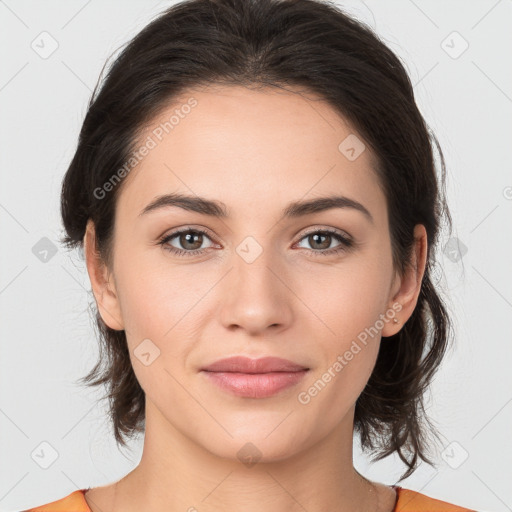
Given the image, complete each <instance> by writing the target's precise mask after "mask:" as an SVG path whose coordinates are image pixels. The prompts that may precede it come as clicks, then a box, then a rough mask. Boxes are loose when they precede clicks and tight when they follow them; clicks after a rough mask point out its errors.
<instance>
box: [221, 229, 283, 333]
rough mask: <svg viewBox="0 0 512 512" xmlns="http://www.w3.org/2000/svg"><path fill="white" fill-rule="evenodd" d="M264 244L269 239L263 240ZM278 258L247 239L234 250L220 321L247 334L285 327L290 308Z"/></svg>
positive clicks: (257, 243)
mask: <svg viewBox="0 0 512 512" xmlns="http://www.w3.org/2000/svg"><path fill="white" fill-rule="evenodd" d="M266 240H267V242H268V240H269V238H268V237H267V238H266ZM278 260H279V258H278V255H276V254H273V252H272V250H271V248H270V247H266V248H264V247H263V245H262V244H260V243H259V242H258V241H257V240H256V239H255V238H254V237H252V236H248V237H246V238H245V239H244V240H242V242H241V243H240V244H239V245H238V246H237V247H236V248H235V251H234V253H233V259H232V263H233V268H232V271H231V272H230V273H229V279H228V280H227V282H226V286H227V290H226V294H225V297H226V300H225V301H224V302H223V312H222V319H223V322H224V323H225V325H226V327H228V326H229V325H232V324H237V325H238V326H240V327H245V328H247V329H249V330H258V329H265V328H266V327H268V326H270V325H274V324H283V323H286V322H287V321H288V319H289V314H290V310H289V307H290V304H289V300H288V298H287V293H289V292H288V291H287V290H288V289H287V287H286V286H284V285H283V283H282V282H281V280H282V279H283V278H284V275H283V271H282V269H281V266H280V264H279V261H278ZM278 276H279V277H278Z"/></svg>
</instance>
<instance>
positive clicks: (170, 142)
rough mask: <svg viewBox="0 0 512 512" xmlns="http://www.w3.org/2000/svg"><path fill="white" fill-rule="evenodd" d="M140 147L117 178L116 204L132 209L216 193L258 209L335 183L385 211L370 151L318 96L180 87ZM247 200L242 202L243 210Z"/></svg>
mask: <svg viewBox="0 0 512 512" xmlns="http://www.w3.org/2000/svg"><path fill="white" fill-rule="evenodd" d="M143 146H146V147H147V148H148V149H147V150H146V151H144V153H145V154H144V156H143V157H142V158H140V161H139V162H138V163H137V164H136V165H135V166H133V170H130V172H129V174H128V176H127V177H126V178H125V180H126V183H124V184H123V187H122V188H123V190H122V193H121V194H120V196H119V199H118V209H119V210H120V212H121V213H122V214H123V215H127V216H130V217H132V218H135V217H136V216H137V215H138V213H140V211H141V210H142V209H143V208H144V206H145V205H146V204H147V203H149V202H150V201H151V200H152V199H154V198H155V197H156V196H158V195H162V194H166V193H172V192H181V193H186V194H189V195H190V194H192V195H194V194H196V195H199V196H202V197H208V198H211V199H219V200H221V201H222V202H224V203H225V204H227V205H229V209H230V210H232V211H233V212H235V214H236V212H237V211H239V213H240V215H244V214H249V212H248V210H247V209H248V207H249V206H250V207H251V211H252V214H253V215H254V211H258V212H263V211H268V212H269V213H270V210H273V209H274V208H275V210H276V212H277V210H279V211H280V209H281V207H282V205H283V204H284V203H288V202H290V201H296V200H298V199H301V198H310V197H314V196H320V195H327V194H333V193H339V194H343V195H346V196H348V197H352V198H353V199H356V200H358V201H360V202H362V203H363V204H365V206H366V207H367V208H368V209H369V210H371V211H372V214H374V216H377V217H378V216H382V215H383V214H385V211H383V208H384V209H385V198H384V196H383V193H382V191H381V189H380V185H379V182H378V179H377V176H376V174H375V171H374V168H375V159H374V156H373V154H372V153H371V151H370V148H369V147H368V146H365V144H364V141H363V140H362V138H361V137H360V136H359V135H358V134H357V133H356V132H355V131H354V130H353V129H352V128H351V126H350V125H349V124H348V123H347V122H346V121H345V120H344V119H343V118H342V117H341V116H340V115H339V114H338V113H337V112H336V111H335V110H334V109H333V108H332V107H331V106H330V105H329V104H328V103H326V102H325V101H323V100H322V99H320V98H318V97H315V96H313V95H311V94H308V95H307V96H304V95H301V94H298V93H295V92H290V91H284V90H280V89H275V88H265V89H248V88H245V87H241V86H223V87H221V86H216V87H209V88H204V89H201V90H198V89H196V90H192V89H191V90H189V91H188V92H186V93H184V94H182V95H181V97H180V98H179V100H175V101H173V102H172V104H170V105H169V107H168V108H167V109H165V110H163V111H162V112H160V114H159V115H158V116H156V117H155V118H154V119H153V120H152V121H151V122H150V123H149V124H148V125H147V126H146V127H145V129H144V130H143V131H142V132H141V134H140V136H139V138H138V142H137V144H136V145H135V148H136V150H137V149H141V148H142V147H143ZM246 210H247V211H246Z"/></svg>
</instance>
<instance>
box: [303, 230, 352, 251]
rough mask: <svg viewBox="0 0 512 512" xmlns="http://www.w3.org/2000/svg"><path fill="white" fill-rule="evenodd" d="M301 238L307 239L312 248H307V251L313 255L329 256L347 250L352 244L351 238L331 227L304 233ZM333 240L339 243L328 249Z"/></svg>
mask: <svg viewBox="0 0 512 512" xmlns="http://www.w3.org/2000/svg"><path fill="white" fill-rule="evenodd" d="M301 240H307V242H308V243H309V244H310V245H311V246H312V247H313V249H309V250H308V252H309V253H311V254H313V255H314V256H330V255H333V254H337V253H340V252H343V251H347V250H348V249H350V248H352V247H353V245H354V241H353V240H352V239H351V238H349V237H348V236H345V235H343V234H341V233H339V232H338V231H334V230H331V229H322V230H316V231H310V232H309V233H306V235H305V236H303V237H302V238H301ZM333 240H337V241H338V242H339V244H338V245H337V246H335V247H334V248H330V249H329V247H330V245H331V243H332V241H333ZM299 243H300V242H299ZM315 246H316V247H315Z"/></svg>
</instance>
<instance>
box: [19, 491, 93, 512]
mask: <svg viewBox="0 0 512 512" xmlns="http://www.w3.org/2000/svg"><path fill="white" fill-rule="evenodd" d="M86 490H87V489H80V490H78V491H74V492H72V493H71V494H69V495H68V496H66V497H65V498H61V499H60V500H57V501H52V502H51V503H47V504H45V505H40V506H39V507H33V508H29V509H28V510H24V511H22V512H91V509H90V508H89V506H88V505H87V501H85V497H84V494H85V491H86Z"/></svg>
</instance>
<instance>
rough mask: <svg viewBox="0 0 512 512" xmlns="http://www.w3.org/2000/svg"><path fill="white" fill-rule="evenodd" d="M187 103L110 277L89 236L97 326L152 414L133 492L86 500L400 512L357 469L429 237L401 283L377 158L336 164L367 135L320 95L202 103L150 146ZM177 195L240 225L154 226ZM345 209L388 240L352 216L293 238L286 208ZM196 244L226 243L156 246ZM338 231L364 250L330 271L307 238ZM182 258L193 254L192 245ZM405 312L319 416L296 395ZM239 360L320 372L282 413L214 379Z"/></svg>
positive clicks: (150, 158) (276, 399) (242, 93)
mask: <svg viewBox="0 0 512 512" xmlns="http://www.w3.org/2000/svg"><path fill="white" fill-rule="evenodd" d="M190 97H193V98H195V99H196V100H197V106H195V107H194V108H193V109H192V110H191V111H190V113H189V114H188V115H186V116H184V117H183V118H182V119H180V121H179V124H177V125H176V126H174V128H173V129H172V131H170V132H169V133H168V134H165V136H164V137H163V138H162V140H161V141H159V143H158V145H157V146H156V147H155V148H153V149H151V151H149V153H148V154H147V155H146V156H145V157H144V159H143V160H142V161H141V162H140V163H139V164H138V165H137V166H136V167H135V168H134V169H133V170H132V171H131V172H130V174H129V175H128V176H127V178H126V182H125V183H123V185H122V191H121V193H120V196H119V198H118V203H117V210H116V223H115V236H114V260H113V268H111V269H108V268H106V266H104V265H103V264H102V261H101V260H100V259H99V257H98V255H97V253H96V252H95V251H94V247H95V245H94V244H95V241H94V226H93V224H92V223H91V222H90V223H89V224H88V229H87V233H86V235H85V240H84V242H85V254H86V262H87V269H88V272H89V276H90V279H91V284H92V287H93V291H94V295H95V298H96V301H97V304H98V308H99V311H100V313H101V315H102V318H103V320H104V321H105V322H106V323H107V325H109V326H110V327H111V328H113V329H125V331H126V333H127V339H128V345H129V349H130V357H131V361H132V365H133V368H134V371H135V374H136V376H137V379H138V380H139V382H140V384H141V386H142V388H143V389H144V391H145V393H146V402H147V403H146V434H145V439H144V449H143V456H142V459H141V462H140V464H139V465H138V466H137V467H136V468H135V469H134V470H133V471H132V472H131V473H129V474H128V475H127V476H125V477H124V478H123V479H122V480H120V482H119V484H118V487H117V496H114V494H115V490H116V488H115V485H114V484H111V485H109V486H105V487H98V488H95V489H91V490H90V491H88V492H87V493H86V499H87V501H88V503H89V505H90V507H91V509H92V510H93V512H96V511H100V510H102V511H107V510H109V511H111V510H115V511H117V510H119V511H120V510H123V511H124V512H126V511H128V512H130V511H135V510H142V509H143V510H145V511H146V512H156V511H161V510H164V509H165V510H171V511H174V510H176V511H178V510H181V511H186V510H189V508H190V507H195V508H196V509H197V510H200V511H218V510H223V511H226V512H234V511H240V510H244V511H245V512H251V511H256V510H257V511H261V510H265V511H266V512H278V511H279V512H283V511H290V512H291V511H301V512H302V511H303V510H304V509H306V510H308V512H320V511H321V510H336V511H347V512H348V511H349V510H350V511H359V510H360V511H365V510H372V511H373V510H381V511H390V510H392V509H393V506H394V503H395V498H396V494H395V492H394V490H393V489H391V488H390V487H387V486H385V485H383V484H378V485H376V489H377V492H376V490H375V488H373V487H371V485H370V483H369V481H368V480H366V479H364V478H362V477H361V475H359V473H357V471H356V470H355V469H354V467H353V462H352V442H353V417H354V407H355V402H356V400H357V398H358V396H359V394H360V393H361V392H362V390H363V389H364V387H365V385H366V383H367V381H368V379H369V377H370V375H371V372H372V370H373V367H374V364H375V361H376V358H377V355H378V350H379V346H380V343H381V341H382V342H383V343H385V342H386V340H385V338H384V339H382V340H381V336H382V337H386V336H390V335H393V334H395V333H396V332H398V331H399V330H400V329H401V327H402V326H403V324H404V323H405V322H406V321H407V319H408V318H409V317H410V315H411V314H412V312H413V310H414V307H415V305H416V303H417V298H418V294H419V291H420V284H421V279H422V276H423V273H424V269H425V258H426V244H427V242H426V232H425V229H424V227H423V226H422V225H418V226H416V229H415V237H416V239H417V243H416V247H415V252H414V254H413V257H412V258H413V260H412V263H413V264H412V267H411V269H410V270H409V271H408V273H407V274H406V275H405V276H403V277H400V276H398V274H396V273H395V271H394V269H393V266H392V259H391V242H390V235H389V228H388V216H387V206H386V198H385V196H384V194H383V192H382V190H381V188H380V185H379V182H378V180H377V177H376V175H375V174H374V172H373V170H372V166H373V165H375V161H374V159H373V155H372V154H371V152H370V149H369V147H368V146H367V147H366V150H364V151H363V152H362V153H361V154H360V156H359V157H358V158H357V159H355V160H353V161H350V160H349V159H347V158H346V156H345V155H344V154H343V153H342V152H340V150H339V149H338V146H339V144H340V143H341V142H342V141H343V140H344V139H345V138H346V137H347V136H348V135H350V134H356V132H355V131H354V130H353V129H352V128H351V127H350V125H349V124H347V123H346V122H345V121H344V120H343V119H342V118H341V117H340V116H339V115H338V114H337V113H336V112H335V111H334V110H333V109H332V108H331V107H330V105H329V104H327V103H326V102H324V101H322V100H321V99H319V98H316V97H314V96H312V95H309V96H308V97H306V96H304V95H301V94H298V93H295V92H289V91H283V90H277V89H262V90H261V89H260V90H251V89H248V88H244V87H238V86H236V87H235V86H224V87H220V86H218V87H216V88H213V87H210V88H205V89H202V90H194V91H192V90H191V91H188V92H187V94H186V95H184V96H183V98H182V101H183V103H180V102H175V103H173V104H172V105H170V106H169V109H168V110H166V111H165V112H162V113H161V115H159V116H158V117H157V118H156V119H154V120H153V121H152V123H150V125H149V126H148V127H147V129H146V131H145V132H144V133H142V134H141V137H140V140H141V141H143V140H145V139H146V137H147V135H148V134H151V130H152V129H154V128H155V127H156V126H158V125H159V123H161V122H163V121H165V120H168V119H169V117H170V115H171V114H172V112H173V111H174V110H175V109H176V108H179V106H180V104H184V103H185V102H186V101H187V99H188V98H190ZM180 100H181V98H180ZM356 135H357V134H356ZM175 192H179V193H184V194H190V195H198V196H202V197H206V198H208V199H215V200H219V201H222V202H223V203H225V204H226V206H227V208H228V209H229V212H230V214H231V215H230V218H228V219H216V218H211V217H208V216H205V215H202V214H200V213H196V212H190V211H185V210H182V209H180V208H177V207H168V208H164V209H161V210H157V211H154V212H152V213H149V214H147V215H144V216H140V217H139V213H140V212H141V210H142V209H143V208H144V207H145V206H146V205H147V204H148V203H150V202H151V201H152V200H153V199H154V198H155V197H156V196H158V195H161V194H165V193H175ZM331 194H339V195H345V196H347V197H349V198H351V199H354V200H356V201H358V202H360V203H362V204H363V205H364V206H365V207H366V208H367V209H368V210H369V211H370V213H371V215H372V217H373V223H372V222H370V221H369V220H368V219H367V218H366V217H365V216H364V215H363V214H362V213H361V212H359V211H357V210H355V209H351V208H343V209H339V208H338V209H330V210H327V211H324V212H319V213H314V214H309V215H307V216H304V217H301V218H295V219H283V220H281V215H282V210H283V209H284V208H285V207H286V206H287V205H288V203H289V202H292V201H298V200H307V199H313V198H317V197H321V196H327V195H331ZM182 227H190V228H191V229H192V228H203V229H206V230H207V231H208V232H209V233H211V236H210V234H208V235H207V236H204V237H203V238H202V243H201V238H200V236H199V239H198V241H197V242H196V243H195V244H194V246H193V248H197V247H199V248H201V249H205V251H204V253H203V254H202V255H197V256H177V255H173V254H171V253H170V252H168V251H166V250H165V249H164V248H163V246H162V245H159V244H158V241H159V239H160V238H161V237H163V236H164V235H166V234H170V233H171V232H172V231H173V230H175V229H176V228H182ZM328 228H330V229H335V230H338V231H340V232H341V233H342V234H343V233H345V234H348V235H349V236H351V237H352V238H353V239H354V240H355V242H356V245H355V246H354V247H353V248H349V249H345V250H342V251H341V252H340V253H338V254H332V255H319V253H320V252H322V250H323V251H324V252H325V251H326V250H328V249H331V248H335V247H339V246H340V242H339V241H338V240H337V239H336V238H334V237H333V238H330V239H329V238H327V239H326V240H325V242H324V244H323V245H322V241H317V242H316V243H315V240H314V239H312V237H310V236H306V234H311V231H313V233H315V232H317V231H321V230H322V229H328ZM314 229H316V230H317V231H314ZM248 236H251V237H253V238H254V239H255V240H256V241H257V243H258V244H259V246H260V247H261V249H262V252H261V254H260V255H259V257H258V258H256V259H255V260H254V261H253V262H251V263H248V262H247V261H246V260H245V259H244V258H242V257H241V256H240V254H239V253H238V252H237V250H236V249H237V247H238V246H239V245H240V244H241V243H242V242H243V241H244V240H245V239H246V237H248ZM181 241H182V242H183V237H182V239H181ZM167 245H168V246H171V247H172V246H174V247H175V248H179V249H182V250H187V247H188V250H191V249H190V247H191V245H188V246H186V245H183V243H181V244H180V237H179V236H178V237H175V238H174V239H173V240H172V241H169V242H167ZM251 250H254V249H251ZM315 251H316V253H315ZM397 303H398V304H400V305H401V310H400V311H399V312H397V313H396V318H398V319H399V322H398V323H393V322H392V321H391V320H389V321H387V322H385V323H384V326H383V327H382V329H379V331H380V333H379V334H378V335H376V336H373V337H369V339H368V343H367V344H366V345H362V344H360V345H361V346H362V350H360V351H359V352H358V353H357V354H356V355H354V357H353V359H352V360H350V361H349V362H348V363H347V364H346V365H345V366H344V367H343V369H342V370H341V371H339V372H337V373H336V376H335V377H333V378H332V379H331V380H330V382H328V383H327V384H326V385H325V387H324V388H323V389H322V390H321V391H320V392H318V394H317V395H316V396H314V397H312V398H311V400H310V401H309V403H307V404H302V403H300V402H299V401H298V394H299V393H300V392H301V391H307V390H308V388H309V387H310V386H312V385H313V383H315V381H317V380H318V379H319V378H321V376H322V374H324V373H325V372H326V371H327V369H328V368H329V367H332V366H333V363H334V362H335V361H336V360H337V357H338V356H339V355H343V354H344V353H345V352H346V351H347V350H348V349H349V348H350V346H351V343H352V342H353V340H355V339H357V336H358V334H359V333H361V332H362V331H364V329H365V328H369V327H371V326H374V325H375V324H376V320H378V319H379V315H381V314H384V313H385V312H386V311H389V310H390V309H391V308H392V305H393V304H397ZM391 310H392V309H391ZM392 311H393V310H392ZM145 339H149V340H151V342H150V343H151V344H152V345H150V346H151V347H158V349H159V351H160V355H159V357H157V358H156V359H155V360H154V361H153V362H152V363H151V364H150V365H148V366H146V365H144V364H143V363H142V362H141V360H139V358H138V357H137V356H136V355H135V353H134V350H135V349H136V348H137V347H138V346H139V344H140V343H141V342H142V341H143V340H145ZM231 355H245V356H248V357H253V358H259V357H262V356H267V355H272V356H277V357H283V358H286V359H290V360H292V361H294V362H297V363H300V364H303V365H304V366H307V367H308V368H310V370H309V372H308V374H307V375H306V377H305V378H304V379H303V380H302V381H301V382H300V383H299V384H298V385H297V386H294V387H292V388H288V389H286V390H284V391H282V392H281V393H278V394H277V395H274V396H272V397H270V398H265V399H251V398H242V397H237V396H233V395H229V394H227V393H226V392H224V391H221V390H220V389H219V388H217V387H216V386H213V385H212V384H211V383H210V382H209V381H208V380H207V379H206V378H205V377H204V374H202V373H200V368H201V367H203V366H205V365H207V364H209V363H212V362H213V361H216V360H217V359H220V358H224V357H228V356H231ZM248 442H250V443H252V444H253V445H254V446H256V447H257V449H258V450H259V452H260V455H261V458H260V459H259V461H258V463H256V464H255V465H253V466H250V467H249V466H248V465H246V464H243V463H242V462H241V461H240V460H239V458H238V456H237V452H238V451H239V450H240V449H241V448H242V447H243V446H244V445H246V443H248ZM378 500H379V504H378V506H377V501H378ZM164 507H165V508H164ZM191 510H192V509H191Z"/></svg>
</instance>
